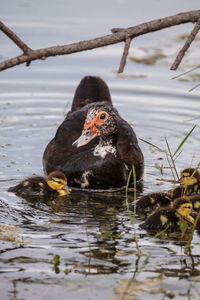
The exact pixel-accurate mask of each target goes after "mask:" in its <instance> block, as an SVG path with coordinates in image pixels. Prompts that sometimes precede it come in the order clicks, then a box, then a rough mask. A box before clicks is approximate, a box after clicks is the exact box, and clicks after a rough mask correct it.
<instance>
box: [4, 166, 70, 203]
mask: <svg viewBox="0 0 200 300" xmlns="http://www.w3.org/2000/svg"><path fill="white" fill-rule="evenodd" d="M8 192H13V193H15V194H17V195H19V196H22V197H23V196H24V197H26V196H27V197H28V196H39V197H48V196H51V197H52V196H65V195H68V194H69V193H70V192H71V189H70V188H69V187H68V186H67V178H66V176H65V174H63V173H62V172H60V171H53V172H51V173H50V174H49V175H48V176H47V178H44V177H41V176H35V177H30V178H26V179H25V180H23V181H22V182H20V183H19V184H17V185H16V186H13V187H10V188H9V189H8Z"/></svg>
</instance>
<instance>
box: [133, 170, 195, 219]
mask: <svg viewBox="0 0 200 300" xmlns="http://www.w3.org/2000/svg"><path fill="white" fill-rule="evenodd" d="M180 175H181V184H180V185H179V186H177V187H175V188H174V189H172V190H170V191H167V192H158V193H149V194H147V195H144V196H142V197H140V198H139V199H138V201H137V206H136V207H137V212H139V213H143V214H147V213H149V212H151V211H152V210H155V209H157V208H159V207H161V206H168V205H170V204H171V202H172V201H173V200H174V199H176V198H179V197H189V196H191V195H196V194H200V173H199V172H198V170H196V169H194V168H187V169H184V170H183V171H181V174H180Z"/></svg>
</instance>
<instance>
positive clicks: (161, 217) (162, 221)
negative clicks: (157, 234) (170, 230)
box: [160, 215, 168, 225]
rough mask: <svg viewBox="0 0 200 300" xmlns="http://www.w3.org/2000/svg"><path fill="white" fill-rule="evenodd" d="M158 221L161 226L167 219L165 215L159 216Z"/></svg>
mask: <svg viewBox="0 0 200 300" xmlns="http://www.w3.org/2000/svg"><path fill="white" fill-rule="evenodd" d="M160 221H161V224H162V225H165V224H166V223H167V221H168V218H167V217H166V216H165V215H161V216H160Z"/></svg>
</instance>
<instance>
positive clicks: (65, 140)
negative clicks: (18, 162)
mask: <svg viewBox="0 0 200 300" xmlns="http://www.w3.org/2000/svg"><path fill="white" fill-rule="evenodd" d="M132 165H134V166H135V171H136V177H137V179H140V178H141V176H142V174H143V166H144V157H143V154H142V152H141V150H140V148H139V146H138V141H137V137H136V135H135V133H134V131H133V129H132V128H131V126H130V125H129V124H128V123H127V122H126V121H125V120H123V119H122V118H121V117H120V115H119V114H118V112H117V110H116V109H114V107H113V106H112V102H111V97H110V92H109V89H108V86H107V85H106V83H105V82H104V81H103V80H102V79H101V78H99V77H93V76H86V77H84V78H83V79H82V80H81V82H80V84H79V85H78V87H77V89H76V92H75V95H74V99H73V103H72V109H71V111H70V112H69V113H68V114H67V116H66V118H65V120H64V121H63V123H62V124H61V125H60V126H59V128H58V129H57V132H56V135H55V137H54V138H53V139H52V140H51V142H50V143H49V144H48V145H47V147H46V149H45V152H44V155H43V166H44V171H45V173H47V174H48V173H50V172H51V171H53V170H60V171H62V172H64V173H65V174H66V175H67V178H68V184H69V186H71V187H75V188H76V187H77V188H81V189H92V190H114V189H118V188H119V189H120V188H123V187H124V186H125V185H126V182H127V178H128V174H129V171H130V169H131V167H132Z"/></svg>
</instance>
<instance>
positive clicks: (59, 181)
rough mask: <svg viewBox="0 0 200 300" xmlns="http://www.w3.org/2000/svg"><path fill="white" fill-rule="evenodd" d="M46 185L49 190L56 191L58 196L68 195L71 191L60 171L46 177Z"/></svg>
mask: <svg viewBox="0 0 200 300" xmlns="http://www.w3.org/2000/svg"><path fill="white" fill-rule="evenodd" d="M46 181H47V184H48V186H49V187H50V188H52V189H53V190H55V191H57V192H58V193H59V195H60V196H65V195H68V194H69V193H70V192H71V189H70V188H69V187H68V185H67V178H66V176H65V174H63V173H62V172H60V171H53V172H51V173H50V174H49V175H48V176H47V179H46Z"/></svg>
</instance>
